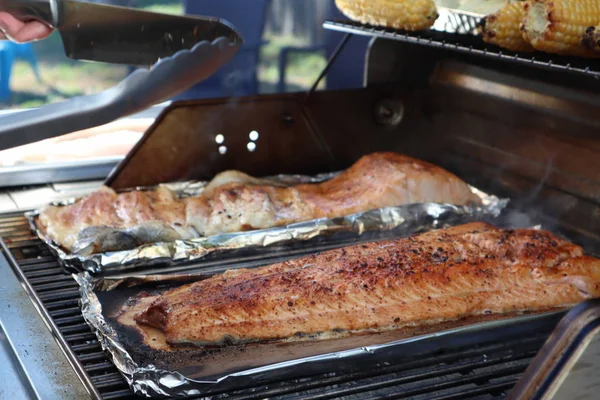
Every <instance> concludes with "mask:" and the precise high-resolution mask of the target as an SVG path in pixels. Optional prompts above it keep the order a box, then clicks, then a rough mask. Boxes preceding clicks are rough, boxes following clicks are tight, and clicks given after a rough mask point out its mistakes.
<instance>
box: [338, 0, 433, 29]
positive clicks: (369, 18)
mask: <svg viewBox="0 0 600 400" xmlns="http://www.w3.org/2000/svg"><path fill="white" fill-rule="evenodd" d="M335 4H336V6H337V7H338V8H339V10H340V11H341V12H342V13H343V14H344V15H345V16H347V17H348V18H350V19H351V20H353V21H357V22H361V23H363V24H369V25H376V26H384V27H388V28H395V29H402V30H407V31H419V30H423V29H427V28H429V27H430V26H431V25H433V23H434V22H435V20H436V19H437V17H438V14H437V7H436V5H435V2H434V1H433V0H335Z"/></svg>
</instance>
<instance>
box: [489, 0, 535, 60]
mask: <svg viewBox="0 0 600 400" xmlns="http://www.w3.org/2000/svg"><path fill="white" fill-rule="evenodd" d="M524 16H525V3H524V2H516V3H509V4H506V5H505V6H504V7H502V8H501V9H500V10H498V11H497V12H495V13H494V14H490V15H488V16H486V17H485V18H483V20H482V21H481V24H480V30H481V35H482V37H483V41H484V42H487V43H490V44H495V45H496V46H500V47H502V48H505V49H508V50H511V51H520V52H529V51H533V47H532V46H531V44H529V43H528V42H527V41H526V40H525V39H524V38H523V35H522V34H521V23H522V22H523V17H524Z"/></svg>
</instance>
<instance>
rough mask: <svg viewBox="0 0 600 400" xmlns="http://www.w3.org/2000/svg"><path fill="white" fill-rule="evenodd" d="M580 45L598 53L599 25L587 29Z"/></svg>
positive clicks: (599, 50) (599, 45)
mask: <svg viewBox="0 0 600 400" xmlns="http://www.w3.org/2000/svg"><path fill="white" fill-rule="evenodd" d="M581 43H582V44H583V46H584V47H586V48H588V49H590V50H593V51H595V52H600V25H596V26H590V27H588V28H587V29H586V30H585V34H584V35H583V40H582V41H581Z"/></svg>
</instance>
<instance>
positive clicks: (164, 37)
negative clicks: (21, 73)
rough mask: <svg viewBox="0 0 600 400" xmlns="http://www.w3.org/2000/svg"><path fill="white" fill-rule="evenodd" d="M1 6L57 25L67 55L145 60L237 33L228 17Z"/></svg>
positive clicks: (68, 5) (56, 2) (21, 2)
mask: <svg viewBox="0 0 600 400" xmlns="http://www.w3.org/2000/svg"><path fill="white" fill-rule="evenodd" d="M0 11H8V12H10V13H12V14H13V15H14V16H15V17H17V18H18V19H20V20H22V21H27V20H40V21H43V22H46V23H48V24H49V25H51V26H53V27H55V28H56V29H58V31H59V33H60V36H61V37H62V41H63V45H64V48H65V53H66V55H67V57H70V58H73V59H77V60H88V61H99V62H107V63H114V64H128V65H139V66H148V65H153V64H154V63H155V62H156V61H158V60H159V59H161V58H165V57H170V56H172V55H173V54H175V53H177V52H178V51H180V50H189V49H191V48H193V47H194V46H195V45H196V44H197V43H200V42H202V41H208V42H213V41H214V40H216V39H217V38H220V37H224V38H226V39H228V40H229V41H230V42H232V43H238V42H239V43H241V41H242V39H241V37H240V35H239V34H238V33H237V32H236V31H235V29H234V28H233V27H232V26H231V24H229V23H228V22H227V21H224V20H222V19H219V18H211V17H190V16H185V17H183V16H175V15H165V14H159V13H153V12H146V11H140V10H134V9H130V8H125V7H116V6H106V5H98V4H92V3H85V2H79V1H73V0H0Z"/></svg>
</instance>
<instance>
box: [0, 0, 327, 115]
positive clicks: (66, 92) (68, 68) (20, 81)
mask: <svg viewBox="0 0 600 400" xmlns="http://www.w3.org/2000/svg"><path fill="white" fill-rule="evenodd" d="M139 6H140V8H142V9H146V10H151V11H155V12H161V13H169V14H183V5H182V3H181V1H179V0H140V1H139ZM265 39H266V41H267V42H268V43H267V45H265V46H264V47H263V48H262V50H261V63H260V65H259V71H258V74H259V80H260V81H261V90H262V91H264V92H273V91H275V90H276V84H277V82H278V80H279V71H278V61H279V53H280V51H281V49H282V48H283V47H287V46H293V47H302V46H306V42H305V41H302V40H301V39H298V38H296V37H293V36H288V37H283V36H277V37H276V36H272V35H271V36H267V37H266V38H265ZM34 49H35V52H36V55H37V56H38V59H39V68H40V72H41V75H42V79H43V83H38V82H37V81H36V79H35V75H34V74H33V73H32V71H31V68H30V67H29V66H28V65H26V64H24V63H22V62H17V63H16V64H15V66H14V69H13V76H12V78H11V89H12V91H13V97H12V99H11V102H10V104H4V105H2V104H0V108H28V107H38V106H41V105H44V104H47V103H54V102H57V101H61V100H64V99H66V98H69V97H72V96H78V95H86V94H92V93H97V92H100V91H102V90H105V89H107V88H110V87H111V86H114V85H115V84H117V83H118V82H120V81H121V80H122V79H123V78H124V77H125V76H126V74H127V68H126V67H122V66H113V65H106V64H99V63H89V62H82V61H75V60H71V59H69V58H67V57H66V56H65V54H64V50H63V47H62V42H61V39H60V35H58V33H54V34H52V35H51V36H50V37H49V38H47V39H46V40H43V41H39V42H36V43H34ZM325 63H326V60H325V57H324V55H323V53H322V52H315V53H312V54H306V53H302V54H292V55H291V56H290V59H289V61H288V69H287V71H286V76H287V86H288V91H299V90H306V89H307V88H310V86H311V85H312V84H313V82H314V80H315V79H316V78H317V76H318V75H319V73H320V72H321V70H322V69H323V67H324V66H325Z"/></svg>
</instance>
